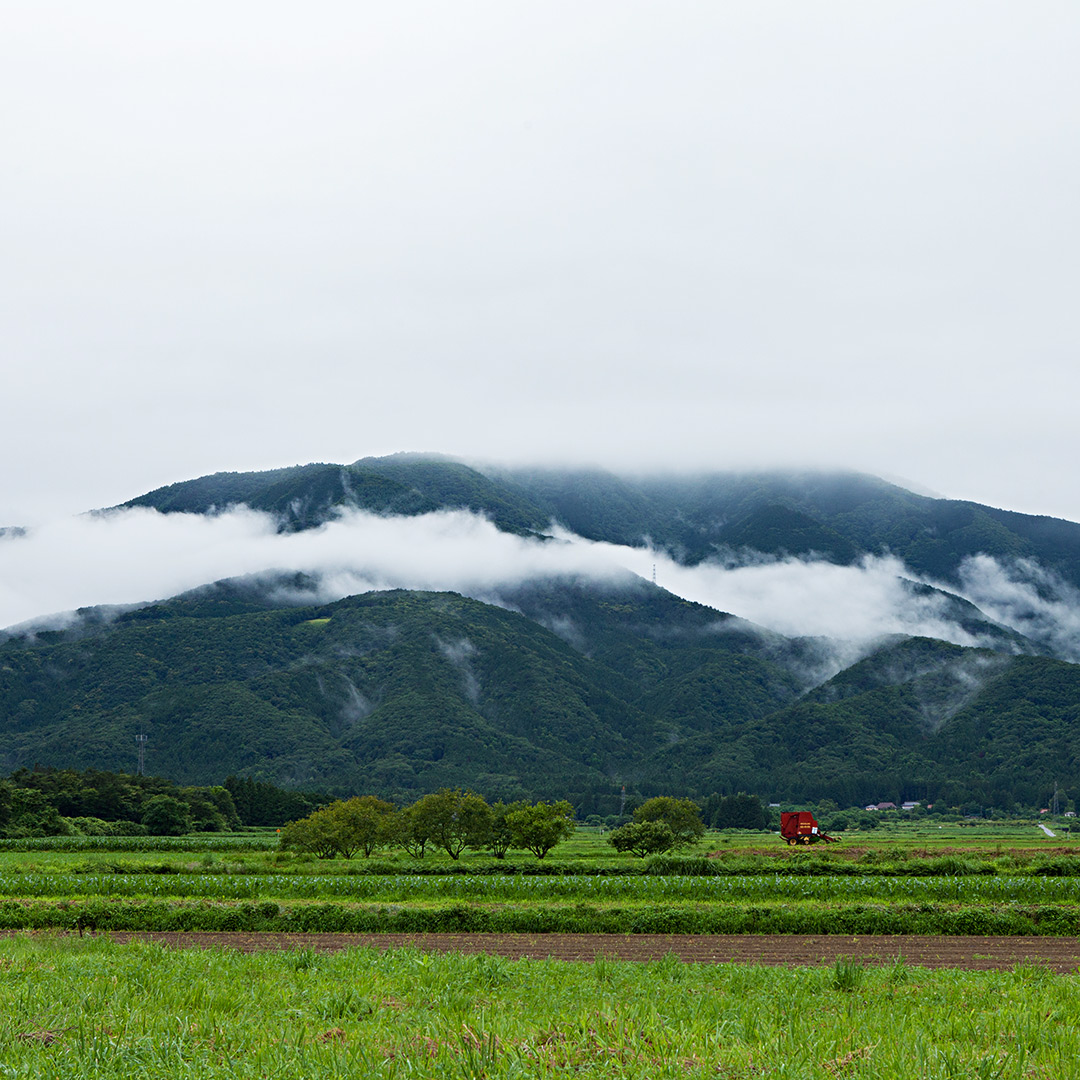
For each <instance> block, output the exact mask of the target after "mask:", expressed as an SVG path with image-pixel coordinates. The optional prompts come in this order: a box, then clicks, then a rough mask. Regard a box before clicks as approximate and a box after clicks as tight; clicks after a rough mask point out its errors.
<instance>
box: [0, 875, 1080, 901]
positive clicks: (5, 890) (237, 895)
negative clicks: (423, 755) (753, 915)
mask: <svg viewBox="0 0 1080 1080" xmlns="http://www.w3.org/2000/svg"><path fill="white" fill-rule="evenodd" d="M0 896H9V897H16V896H18V897H66V896H128V897H153V898H166V897H208V898H214V899H223V900H249V899H261V898H280V899H311V900H319V899H326V898H342V899H352V900H366V901H372V902H383V903H409V902H424V901H435V902H438V901H459V900H469V901H471V902H477V903H507V902H518V903H525V904H531V903H545V902H548V901H551V900H574V901H577V902H580V903H600V904H604V903H612V902H629V903H635V902H636V903H727V902H758V903H770V902H780V901H790V902H799V901H818V902H846V901H855V900H873V901H878V902H882V903H891V902H895V903H922V902H927V903H933V902H937V903H959V904H999V903H1009V902H1020V903H1036V904H1047V903H1077V902H1080V878H1076V877H1061V878H1056V877H1032V876H965V877H927V878H919V877H907V876H898V877H886V876H873V877H833V876H827V877H820V878H814V877H805V876H788V875H769V876H746V877H712V878H701V877H677V876H647V877H618V876H611V877H600V876H564V877H527V876H521V875H508V876H505V877H499V876H495V875H476V876H472V875H446V876H423V875H409V874H396V875H350V876H344V875H315V874H312V875H296V874H289V875H283V874H197V873H196V874H95V873H82V874H75V873H63V872H61V873H38V872H24V873H4V874H0Z"/></svg>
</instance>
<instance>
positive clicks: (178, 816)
mask: <svg viewBox="0 0 1080 1080" xmlns="http://www.w3.org/2000/svg"><path fill="white" fill-rule="evenodd" d="M142 823H143V824H144V825H145V826H146V831H147V832H148V833H150V835H151V836H183V835H184V833H188V832H191V812H190V810H189V809H188V804H187V803H186V802H181V800H180V799H174V798H173V797H172V796H171V795H155V796H154V797H153V798H152V799H150V800H149V801H148V802H147V803H146V809H145V810H144V811H143V819H142Z"/></svg>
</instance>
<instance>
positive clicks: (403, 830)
mask: <svg viewBox="0 0 1080 1080" xmlns="http://www.w3.org/2000/svg"><path fill="white" fill-rule="evenodd" d="M390 829H391V838H390V842H391V843H392V844H395V845H396V846H397V847H400V848H401V849H402V850H403V851H405V852H406V853H407V854H409V855H411V856H412V857H413V858H414V859H422V858H423V857H424V851H425V850H426V848H427V844H428V841H429V840H430V839H431V834H430V833H429V831H428V821H427V818H426V817H425V815H424V814H423V813H422V812H420V811H419V810H418V809H417V804H416V803H414V804H413V805H412V806H406V807H404V808H403V809H401V810H399V811H398V812H397V813H396V814H395V815H394V816H393V818H392V819H391V822H390Z"/></svg>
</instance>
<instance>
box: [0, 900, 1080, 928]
mask: <svg viewBox="0 0 1080 1080" xmlns="http://www.w3.org/2000/svg"><path fill="white" fill-rule="evenodd" d="M77 928H81V929H82V930H84V931H86V930H91V931H94V930H157V931H203V932H211V931H230V930H231V931H243V932H248V933H251V932H258V931H279V932H291V933H482V932H491V933H519V934H543V933H577V934H584V933H589V934H814V935H827V934H853V935H854V934H859V935H870V934H936V935H960V934H971V935H988V936H990V935H1026V936H1031V935H1067V936H1072V935H1075V934H1077V932H1078V930H1080V915H1078V913H1077V910H1076V908H1075V907H1072V906H1068V907H1066V906H1061V905H1058V906H1053V905H1026V906H1020V905H1008V906H1004V907H999V908H998V907H994V908H991V907H982V908H966V909H965V908H961V909H956V908H946V907H944V906H935V905H920V906H919V907H918V908H917V909H916V908H902V907H899V906H884V905H865V906H863V905H854V906H851V907H847V908H832V909H830V910H828V911H820V910H812V911H806V910H799V909H791V908H784V907H771V908H770V907H732V906H724V907H723V908H710V909H672V908H667V907H662V906H659V905H657V906H649V907H635V908H634V909H620V908H593V907H589V906H587V905H583V904H576V905H563V906H551V907H545V908H543V909H535V908H525V909H512V908H505V909H495V910H492V909H487V908H482V907H476V906H472V905H468V904H452V905H448V906H443V907H400V908H395V907H388V906H378V907H375V906H368V907H354V906H350V905H346V904H333V903H324V904H312V905H303V906H299V905H298V906H280V905H278V904H275V903H273V902H272V901H263V902H261V903H241V904H220V903H205V902H204V903H197V904H176V903H167V902H164V901H158V900H147V901H102V900H96V899H95V900H87V901H85V902H55V901H53V902H50V901H31V902H19V901H12V900H6V901H2V902H0V929H4V930H38V929H60V930H73V929H77Z"/></svg>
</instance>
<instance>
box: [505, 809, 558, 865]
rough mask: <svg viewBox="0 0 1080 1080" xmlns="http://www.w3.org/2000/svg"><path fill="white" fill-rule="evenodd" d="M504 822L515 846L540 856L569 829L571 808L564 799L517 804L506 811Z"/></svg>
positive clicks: (540, 857) (539, 857)
mask: <svg viewBox="0 0 1080 1080" xmlns="http://www.w3.org/2000/svg"><path fill="white" fill-rule="evenodd" d="M506 824H507V826H509V829H510V834H511V837H512V839H513V844H514V846H515V847H523V848H524V849H525V850H526V851H531V852H532V853H533V854H534V855H535V856H536V857H537V858H538V859H542V858H543V857H544V856H545V855H546V854H547V853H548V852H549V851H550V850H551V849H552V848H553V847H554V846H555V845H556V844H557V843H559V841H561V840H565V839H566V838H567V837H568V836H570V835H571V834H572V833H573V831H574V808H573V807H572V806H571V805H570V803H568V802H567V801H566V800H565V799H561V800H560V801H559V802H557V803H546V802H538V803H536V805H535V806H527V805H526V806H519V807H517V808H516V809H513V810H510V811H509V812H508V813H507V815H506Z"/></svg>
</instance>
